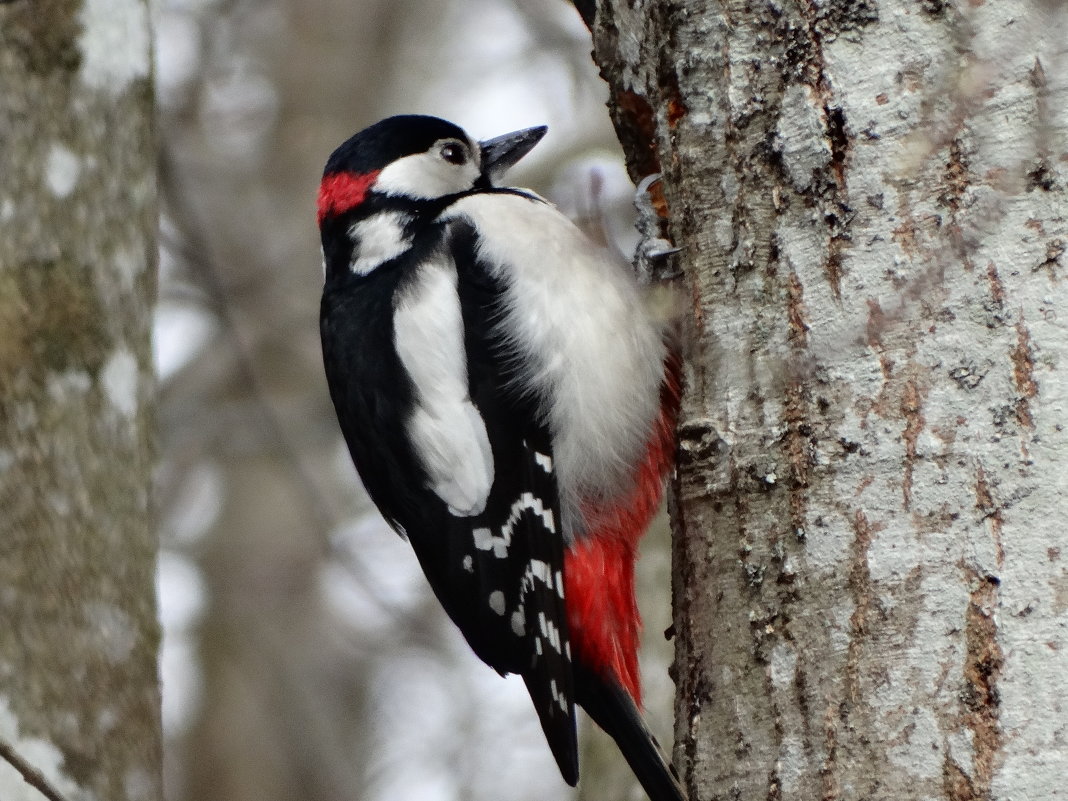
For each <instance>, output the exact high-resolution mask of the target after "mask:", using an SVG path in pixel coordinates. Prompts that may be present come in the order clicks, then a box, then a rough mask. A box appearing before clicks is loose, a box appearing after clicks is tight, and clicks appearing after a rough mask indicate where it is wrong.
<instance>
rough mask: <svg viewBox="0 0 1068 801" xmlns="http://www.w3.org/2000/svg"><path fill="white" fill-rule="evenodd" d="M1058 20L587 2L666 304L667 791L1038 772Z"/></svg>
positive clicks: (906, 10)
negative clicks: (680, 379) (673, 786)
mask: <svg viewBox="0 0 1068 801" xmlns="http://www.w3.org/2000/svg"><path fill="white" fill-rule="evenodd" d="M583 5H584V4H582V3H579V6H580V7H583ZM1066 15H1068V10H1066V7H1065V6H1064V4H1063V3H1054V2H1052V0H1051V1H1050V2H1045V3H1044V2H1039V1H1038V0H998V2H984V1H983V0H969V2H963V1H962V2H954V0H884V1H882V2H879V1H878V0H823V2H812V1H811V0H782V1H781V2H780V1H779V0H764V1H762V0H758V1H757V2H750V0H745V2H743V1H742V0H722V2H716V3H707V2H667V1H666V0H661V1H660V2H653V1H652V0H650V1H649V2H637V3H634V2H630V1H629V0H628V1H624V0H602V2H601V3H598V8H597V13H596V16H595V17H590V15H589V14H587V17H588V21H590V22H592V29H593V32H594V42H595V57H596V58H597V60H598V63H599V64H600V65H601V66H602V69H603V72H604V74H605V76H606V77H607V79H608V81H609V84H610V86H611V93H612V94H611V101H610V106H611V109H612V113H613V115H614V120H615V122H616V126H617V129H618V131H619V134H620V138H621V140H622V142H623V144H624V147H625V148H626V149H627V151H628V156H629V162H630V168H631V172H632V175H633V176H634V177H635V178H637V177H639V176H641V175H645V174H647V173H650V172H656V171H662V172H663V173H664V175H665V180H664V182H663V186H664V191H665V194H666V200H667V205H668V208H669V221H670V226H669V227H670V233H671V235H672V237H673V238H674V241H675V243H676V244H677V245H678V246H679V247H681V248H682V253H681V255H680V259H681V262H682V264H683V267H684V269H685V277H684V279H683V280H682V281H681V282H680V283H681V284H682V285H683V286H684V287H685V292H686V293H687V295H688V297H689V299H690V301H691V302H690V315H689V317H690V321H691V323H692V332H691V335H692V350H691V353H690V354H689V361H688V374H687V379H688V381H687V394H686V398H685V411H684V418H683V421H682V423H681V426H680V431H679V436H680V447H681V450H680V459H679V469H678V479H677V482H676V486H675V507H676V508H675V515H674V526H675V537H676V546H675V558H676V564H675V629H676V632H677V634H678V638H677V656H676V670H677V679H678V702H677V707H676V713H677V728H676V736H677V744H676V757H677V759H678V761H679V762H680V763H681V766H682V768H683V770H684V773H685V775H686V777H687V781H688V784H689V787H690V791H691V795H692V798H694V799H713V798H740V799H757V798H768V799H778V798H796V799H819V798H822V799H837V798H858V799H859V798H864V799H884V798H886V799H890V798H893V799H906V798H944V799H954V800H963V799H994V798H1003V799H1008V798H1035V799H1038V798H1054V797H1057V794H1058V793H1059V792H1063V779H1064V776H1065V775H1068V751H1066V749H1065V748H1064V745H1063V743H1064V741H1065V739H1066V738H1068V703H1066V702H1065V701H1064V698H1063V696H1064V693H1063V686H1064V677H1065V676H1066V675H1068V625H1066V610H1068V568H1066V564H1068V562H1066V560H1068V535H1066V534H1065V532H1066V530H1068V524H1066V522H1065V521H1066V520H1068V493H1066V492H1065V489H1066V481H1065V475H1068V433H1066V432H1065V429H1064V425H1065V421H1064V414H1065V403H1066V400H1065V396H1066V394H1068V372H1065V370H1066V364H1068V362H1066V361H1065V359H1066V357H1068V335H1066V334H1068V332H1066V331H1065V319H1066V314H1068V313H1066V311H1065V309H1066V308H1068V284H1066V283H1065V276H1064V269H1065V266H1066V263H1065V259H1064V256H1063V254H1064V251H1065V249H1066V247H1068V245H1066V243H1068V222H1066V216H1068V213H1066V211H1068V197H1066V189H1065V187H1066V183H1068V144H1066V131H1068V119H1066V111H1065V110H1066V108H1068V103H1066V102H1065V97H1066V88H1068V85H1066V79H1065V75H1066V72H1068V70H1066V69H1065V67H1066V60H1068V52H1066V50H1065V41H1068V34H1066V30H1068V20H1066Z"/></svg>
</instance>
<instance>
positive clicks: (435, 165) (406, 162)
mask: <svg viewBox="0 0 1068 801" xmlns="http://www.w3.org/2000/svg"><path fill="white" fill-rule="evenodd" d="M478 177H479V170H478V164H476V163H475V162H474V161H468V162H467V163H465V164H451V163H450V162H448V161H446V160H445V159H443V158H442V157H441V155H440V153H439V148H438V145H436V144H435V145H434V146H433V147H432V148H430V150H428V151H427V152H426V153H416V154H415V155H412V156H405V157H404V158H400V159H397V160H396V161H394V162H391V163H390V164H387V165H386V167H385V168H384V169H383V170H382V171H381V172H380V173H379V174H378V179H377V180H376V181H375V183H374V190H375V191H376V192H381V193H382V194H385V195H393V196H402V197H410V198H416V199H419V200H431V199H433V198H437V197H443V196H445V195H454V194H456V193H457V192H466V191H467V190H468V189H470V188H471V187H472V186H474V185H475V181H477V180H478Z"/></svg>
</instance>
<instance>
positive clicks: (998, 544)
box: [975, 465, 1005, 569]
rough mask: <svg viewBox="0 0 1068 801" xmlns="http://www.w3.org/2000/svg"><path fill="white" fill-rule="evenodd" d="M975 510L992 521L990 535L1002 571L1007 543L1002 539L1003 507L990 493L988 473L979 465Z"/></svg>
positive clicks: (976, 478) (976, 475) (976, 480)
mask: <svg viewBox="0 0 1068 801" xmlns="http://www.w3.org/2000/svg"><path fill="white" fill-rule="evenodd" d="M975 508H976V509H978V510H979V511H981V512H982V513H983V517H984V518H985V519H987V520H989V521H990V533H991V535H992V536H993V538H994V548H995V551H996V555H997V565H998V568H999V569H1000V568H1001V567H1002V565H1004V564H1005V543H1004V541H1003V540H1002V537H1001V527H1002V516H1001V506H1000V505H999V504H998V503H996V502H995V501H994V495H993V493H991V491H990V484H989V482H988V481H987V479H986V471H985V470H984V469H983V466H982V465H979V468H978V470H977V471H976V474H975Z"/></svg>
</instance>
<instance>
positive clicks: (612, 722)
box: [575, 665, 687, 801]
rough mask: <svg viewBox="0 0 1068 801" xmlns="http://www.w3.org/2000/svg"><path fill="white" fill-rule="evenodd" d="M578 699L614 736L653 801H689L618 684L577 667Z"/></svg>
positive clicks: (603, 727)
mask: <svg viewBox="0 0 1068 801" xmlns="http://www.w3.org/2000/svg"><path fill="white" fill-rule="evenodd" d="M575 667H576V670H575V685H576V686H575V689H576V699H577V700H578V703H579V705H580V706H582V708H583V709H585V710H586V712H587V714H589V716H590V717H591V718H593V720H594V722H595V723H596V724H597V725H598V726H600V727H601V728H602V729H604V730H605V731H606V732H608V733H609V734H610V735H612V739H614V740H615V741H616V745H618V746H619V750H620V751H621V752H622V753H623V757H624V758H625V759H626V760H627V764H628V765H630V769H631V770H632V771H634V775H635V776H636V777H637V778H638V781H639V782H640V783H641V786H642V788H643V789H644V790H645V793H646V795H648V796H649V799H650V801H687V799H686V792H685V791H684V790H683V789H682V783H681V782H680V781H679V775H678V773H676V772H675V768H674V766H673V765H672V764H671V763H670V762H668V760H667V757H665V756H664V752H663V750H662V749H661V748H660V744H659V743H657V741H656V738H655V737H654V736H653V733H652V732H651V731H649V727H648V726H646V725H645V721H644V720H643V719H642V715H641V712H640V711H639V710H638V707H637V706H636V705H635V703H634V700H633V699H632V698H631V697H630V695H629V694H628V693H627V691H626V690H624V689H623V688H622V687H621V686H620V685H619V683H618V682H615V681H608V682H606V681H604V680H602V679H601V678H600V677H598V676H594V675H593V674H592V673H590V672H589V671H587V670H583V669H582V668H581V667H580V666H578V665H576V666H575Z"/></svg>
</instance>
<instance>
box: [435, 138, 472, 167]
mask: <svg viewBox="0 0 1068 801" xmlns="http://www.w3.org/2000/svg"><path fill="white" fill-rule="evenodd" d="M441 157H442V158H443V159H445V161H447V162H449V163H450V164H463V163H464V162H466V161H467V150H466V149H465V148H464V146H463V145H461V144H459V143H457V142H449V143H448V144H447V145H444V146H442V148H441Z"/></svg>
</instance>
